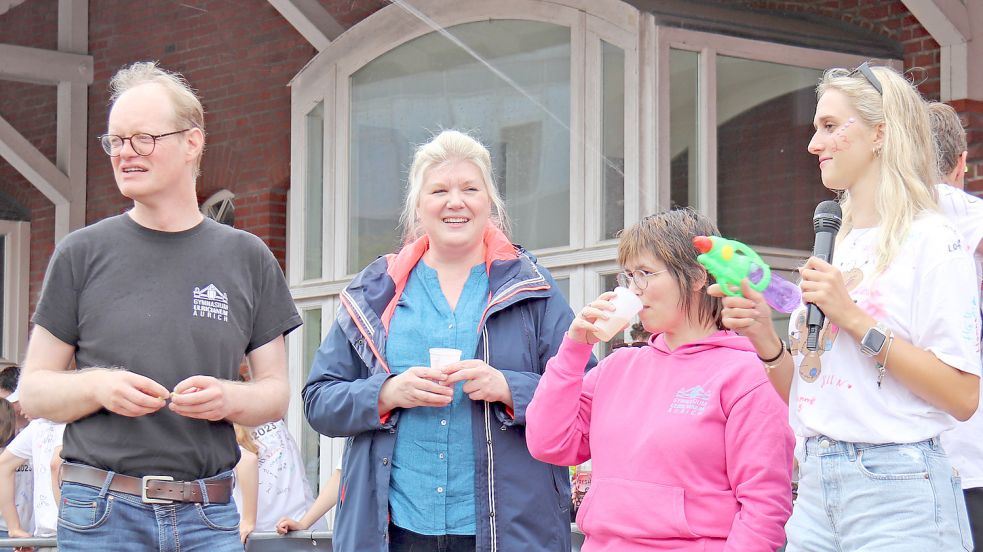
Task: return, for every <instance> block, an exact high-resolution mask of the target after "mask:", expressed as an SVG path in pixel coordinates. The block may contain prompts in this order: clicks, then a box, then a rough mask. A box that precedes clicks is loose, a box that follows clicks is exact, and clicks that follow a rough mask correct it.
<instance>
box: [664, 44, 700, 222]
mask: <svg viewBox="0 0 983 552" xmlns="http://www.w3.org/2000/svg"><path fill="white" fill-rule="evenodd" d="M698 62H699V54H697V53H696V52H687V51H685V50H671V51H670V52H669V73H670V75H669V104H670V108H669V151H670V159H669V181H670V184H669V186H670V192H669V197H670V199H671V201H672V205H674V206H680V207H683V206H686V205H693V206H695V205H696V177H697V173H696V164H697V161H698V158H697V155H698V150H697V148H696V140H697V113H698V111H697V109H696V102H697V99H698V98H699V95H698V89H697V84H698V83H697V64H698Z"/></svg>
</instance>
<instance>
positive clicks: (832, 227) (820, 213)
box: [801, 200, 849, 351]
mask: <svg viewBox="0 0 983 552" xmlns="http://www.w3.org/2000/svg"><path fill="white" fill-rule="evenodd" d="M842 223H843V211H842V210H841V209H840V204H839V203H837V202H836V201H832V200H830V201H823V202H822V203H820V204H819V205H817V206H816V213H815V215H814V216H813V218H812V226H813V228H814V229H815V231H816V241H815V245H814V246H813V248H812V256H813V257H814V259H809V261H808V262H806V265H805V266H804V267H802V269H801V272H802V280H803V281H802V284H801V287H802V300H803V301H805V302H806V304H807V306H806V325H807V327H808V329H809V333H808V336H807V337H806V348H808V349H809V350H810V351H815V350H816V349H818V348H819V332H821V331H822V328H823V322H824V321H825V319H826V314H825V313H824V312H823V311H822V309H820V307H819V306H818V305H817V304H816V301H817V299H818V298H819V297H821V296H824V293H823V292H827V291H832V289H830V286H831V285H832V286H833V287H835V285H836V284H835V282H833V281H832V279H833V278H835V279H838V281H839V283H840V286H839V287H841V288H843V290H842V291H843V292H845V291H846V286H845V285H843V277H842V276H841V275H840V273H839V271H838V270H836V268H834V267H833V266H832V265H830V264H829V263H830V262H832V260H833V246H834V245H835V244H836V234H837V232H839V231H840V225H841V224H842ZM817 261H820V262H817ZM809 271H813V272H809ZM838 295H842V294H838ZM847 299H849V294H847ZM822 302H824V303H825V301H822Z"/></svg>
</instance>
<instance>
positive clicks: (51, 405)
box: [18, 368, 109, 423]
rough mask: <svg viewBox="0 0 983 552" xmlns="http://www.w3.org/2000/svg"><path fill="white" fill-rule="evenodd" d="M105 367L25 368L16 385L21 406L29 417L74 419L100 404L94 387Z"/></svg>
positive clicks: (86, 414)
mask: <svg viewBox="0 0 983 552" xmlns="http://www.w3.org/2000/svg"><path fill="white" fill-rule="evenodd" d="M108 371H109V369H108V368H88V369H85V370H77V371H70V372H66V371H63V370H49V369H43V368H34V369H30V368H29V369H25V371H24V373H23V375H21V378H20V383H19V385H18V392H19V395H20V403H21V408H23V409H24V413H25V414H27V415H28V416H30V417H32V418H44V419H47V420H51V421H53V422H64V423H68V422H74V421H75V420H78V419H79V418H83V417H85V416H88V415H89V414H92V413H93V412H96V411H97V410H99V409H100V408H102V405H101V404H99V401H98V400H97V398H96V393H95V391H96V389H97V387H98V386H99V384H100V381H101V378H102V376H103V374H105V373H106V372H108Z"/></svg>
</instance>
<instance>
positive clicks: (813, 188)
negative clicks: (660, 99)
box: [717, 56, 834, 249]
mask: <svg viewBox="0 0 983 552" xmlns="http://www.w3.org/2000/svg"><path fill="white" fill-rule="evenodd" d="M820 76H822V72H821V71H819V70H816V69H804V68H801V67H793V66H789V65H778V64H775V63H765V62H761V61H751V60H746V59H739V58H733V57H725V56H719V57H718V58H717V213H718V214H717V225H718V227H719V228H720V231H721V232H722V233H723V234H724V235H725V236H727V237H731V238H736V239H739V240H741V241H743V242H746V243H748V244H754V245H770V246H775V247H787V248H794V249H812V242H813V239H814V233H813V228H812V215H813V212H814V211H815V209H816V204H817V203H819V202H820V201H823V200H826V199H832V198H833V197H834V195H833V193H832V192H830V191H829V190H827V189H826V188H824V187H823V184H822V181H821V180H820V176H819V168H818V166H817V164H816V157H815V156H814V155H812V154H810V153H809V152H808V151H807V150H806V148H807V146H808V144H809V139H810V138H811V137H812V133H813V128H812V118H813V115H814V114H815V110H816V93H815V88H816V83H817V82H818V81H819V77H820Z"/></svg>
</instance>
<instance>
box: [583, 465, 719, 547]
mask: <svg viewBox="0 0 983 552" xmlns="http://www.w3.org/2000/svg"><path fill="white" fill-rule="evenodd" d="M685 501H686V499H685V493H684V491H683V489H682V488H681V487H672V486H669V485H659V484H658V483H647V482H644V481H630V480H627V479H609V478H604V479H597V478H596V475H595V478H594V479H593V480H592V481H591V488H590V490H589V491H587V496H586V497H584V504H583V506H581V508H580V511H579V512H577V525H578V526H579V527H580V529H581V530H582V531H583V532H584V533H585V534H587V535H611V536H619V537H622V538H626V539H673V538H684V539H692V538H698V537H699V535H696V534H695V533H693V531H692V530H691V529H690V527H689V523H688V522H687V521H686V508H685Z"/></svg>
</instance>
